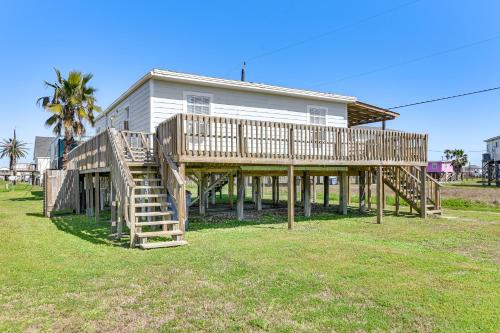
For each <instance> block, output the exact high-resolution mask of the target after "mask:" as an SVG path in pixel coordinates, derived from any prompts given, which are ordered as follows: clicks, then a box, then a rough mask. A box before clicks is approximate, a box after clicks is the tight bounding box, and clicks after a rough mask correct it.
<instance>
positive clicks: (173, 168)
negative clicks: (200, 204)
mask: <svg viewBox="0 0 500 333" xmlns="http://www.w3.org/2000/svg"><path fill="white" fill-rule="evenodd" d="M154 138H155V143H156V144H155V148H156V156H157V157H158V163H159V165H160V175H161V177H162V179H163V180H164V186H165V187H166V189H167V191H168V193H169V194H170V197H171V198H172V200H174V204H175V206H176V209H177V216H178V219H179V228H180V229H181V230H182V231H184V219H185V216H186V211H185V210H186V184H187V182H186V180H185V179H184V178H183V177H182V176H181V174H180V172H179V169H178V166H177V164H176V163H175V162H174V160H173V159H172V157H171V156H169V155H168V153H167V151H166V150H165V149H164V147H163V146H162V145H161V143H160V140H158V137H157V136H156V135H154Z"/></svg>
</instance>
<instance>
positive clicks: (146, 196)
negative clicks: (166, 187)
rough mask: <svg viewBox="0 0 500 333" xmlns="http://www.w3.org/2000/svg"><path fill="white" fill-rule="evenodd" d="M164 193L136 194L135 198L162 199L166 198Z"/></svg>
mask: <svg viewBox="0 0 500 333" xmlns="http://www.w3.org/2000/svg"><path fill="white" fill-rule="evenodd" d="M166 196H167V194H166V193H158V194H136V195H135V197H136V198H163V197H166Z"/></svg>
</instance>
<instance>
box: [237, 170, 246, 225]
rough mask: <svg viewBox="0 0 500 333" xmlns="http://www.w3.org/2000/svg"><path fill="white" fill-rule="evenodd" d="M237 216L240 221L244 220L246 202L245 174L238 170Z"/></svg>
mask: <svg viewBox="0 0 500 333" xmlns="http://www.w3.org/2000/svg"><path fill="white" fill-rule="evenodd" d="M236 186H237V190H236V197H237V198H236V215H237V218H238V220H239V221H241V220H243V219H244V215H243V205H244V202H245V177H243V172H242V171H241V170H238V171H237V172H236Z"/></svg>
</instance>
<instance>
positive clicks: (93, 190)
mask: <svg viewBox="0 0 500 333" xmlns="http://www.w3.org/2000/svg"><path fill="white" fill-rule="evenodd" d="M69 161H70V162H69V170H73V171H76V172H77V174H79V175H80V176H78V177H79V179H80V182H79V183H78V186H76V187H75V189H74V190H73V192H74V193H73V194H71V195H70V197H71V198H73V200H69V201H73V203H72V204H71V203H70V204H67V205H68V207H69V208H72V209H74V210H75V211H83V210H82V207H80V205H79V201H82V202H85V208H86V211H87V212H89V213H88V214H90V215H92V214H93V215H94V216H96V217H98V215H99V205H100V201H99V200H100V198H101V195H100V190H101V189H100V185H99V182H100V177H101V175H103V174H104V175H105V177H109V184H110V185H109V186H110V189H109V191H110V197H111V202H112V206H111V211H112V214H111V215H112V218H111V219H112V225H113V226H115V229H116V233H117V235H119V236H120V235H121V234H122V228H123V226H124V225H126V226H128V228H129V230H130V244H131V246H139V247H141V248H148V247H147V246H146V244H149V243H147V238H148V237H153V235H157V233H158V232H160V233H161V235H164V236H172V241H170V242H163V243H158V244H156V245H154V246H158V247H160V246H174V245H181V243H179V242H180V241H182V233H183V232H184V221H185V217H186V207H187V201H186V183H187V181H188V179H190V180H191V181H194V182H195V183H196V184H197V185H198V188H199V191H198V193H199V195H198V197H197V198H196V199H195V200H193V202H194V201H197V204H198V209H199V211H200V215H203V214H205V211H206V207H207V206H208V205H210V203H209V196H210V201H211V204H214V203H215V200H214V199H215V196H214V193H215V191H216V190H217V188H220V189H221V188H222V187H223V186H224V185H226V184H227V185H228V186H227V188H228V197H229V202H228V209H234V210H235V213H236V214H235V215H236V217H237V218H238V219H240V220H243V219H244V209H243V206H244V205H243V202H244V193H245V186H246V185H245V183H246V180H245V178H248V177H252V193H254V194H255V195H254V196H255V198H256V200H255V205H256V209H257V210H261V209H262V204H261V197H262V196H261V193H262V185H261V181H262V177H272V184H273V193H274V195H273V198H274V199H273V202H274V201H277V200H278V194H279V191H278V190H277V187H278V186H277V185H278V176H285V177H287V179H288V180H287V183H288V190H287V192H288V200H287V202H288V227H289V228H293V225H294V207H295V203H296V202H298V195H297V184H298V182H297V180H298V179H299V177H300V179H301V181H300V183H301V186H302V190H300V193H301V196H302V199H300V201H301V203H302V205H303V208H304V215H305V216H306V217H309V216H311V203H310V201H311V200H310V188H311V179H314V177H318V176H322V177H325V178H324V181H323V184H324V193H325V198H328V197H329V194H328V193H329V190H328V186H329V185H328V183H329V178H328V177H330V176H337V177H338V180H339V185H340V186H339V194H340V200H339V204H338V212H339V213H340V214H347V202H348V200H349V199H348V198H350V195H349V189H348V188H349V186H350V185H349V177H350V176H356V177H359V187H360V188H359V193H360V201H359V203H360V207H359V210H360V211H361V212H364V211H367V210H369V209H370V207H371V191H370V183H371V182H372V180H373V179H374V177H375V178H376V184H377V192H376V196H377V197H379V198H381V197H385V192H384V188H385V186H388V187H390V188H391V189H393V190H394V191H395V193H396V207H397V208H396V211H399V198H402V199H404V200H405V201H407V202H409V204H410V207H412V209H413V210H414V211H415V212H416V213H419V215H420V216H422V217H424V218H425V217H426V216H427V214H428V213H432V214H434V213H437V214H438V213H440V212H441V210H440V196H439V193H440V186H439V184H438V183H437V182H435V181H434V180H433V179H432V178H431V177H429V176H427V174H426V172H425V168H426V166H427V135H425V134H415V133H405V132H396V131H384V130H378V129H370V128H337V127H325V126H317V125H299V124H287V123H276V122H262V121H253V120H242V119H233V118H220V117H211V116H200V115H188V114H178V115H176V116H173V117H172V118H169V119H167V120H165V121H164V122H162V123H161V124H160V125H159V126H158V127H157V130H156V133H154V134H153V133H141V132H132V131H117V130H115V129H108V130H107V131H105V132H102V133H100V134H98V135H96V136H94V137H93V138H91V139H90V140H88V141H86V142H84V143H82V144H80V145H79V146H78V147H76V148H75V149H73V150H72V151H71V152H70V154H69ZM82 180H83V185H82ZM72 183H73V182H71V184H72ZM235 183H236V199H237V200H236V205H235V207H234V206H233V196H234V192H235ZM56 185H57V184H56ZM82 186H83V191H82ZM55 187H58V186H55ZM59 187H60V188H63V187H62V186H59ZM220 189H219V191H220ZM59 192H60V191H59ZM167 197H168V202H167ZM78 198H80V200H78ZM66 201H68V200H66ZM66 201H61V202H63V203H66ZM366 202H367V203H368V204H367V206H366V205H365V203H366ZM383 202H384V201H383V200H377V223H381V221H382V216H383V209H384V207H383ZM324 205H325V207H328V200H326V201H325V203H324ZM167 207H168V208H167ZM158 209H159V210H158ZM168 209H173V210H172V211H170V210H168ZM173 212H175V213H176V215H177V218H176V219H175V220H172V221H170V222H169V221H164V218H163V217H164V215H166V214H167V213H168V215H169V216H173ZM153 215H154V216H155V217H157V218H160V219H159V220H158V219H157V220H155V221H149V219H150V218H151V216H153ZM144 219H148V220H144ZM153 222H154V223H155V225H157V226H161V227H162V229H161V230H160V231H158V230H153V231H150V232H149V231H146V232H145V231H144V230H143V228H146V227H149V226H150V225H151V223H153ZM166 222H168V223H166ZM164 226H169V227H168V228H173V227H175V229H167V227H164ZM148 232H149V233H148ZM183 244H184V243H183ZM151 246H153V245H151Z"/></svg>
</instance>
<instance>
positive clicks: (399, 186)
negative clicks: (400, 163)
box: [394, 168, 401, 216]
mask: <svg viewBox="0 0 500 333" xmlns="http://www.w3.org/2000/svg"><path fill="white" fill-rule="evenodd" d="M396 189H397V190H400V189H401V183H400V174H399V168H396ZM394 208H395V209H394V213H395V214H396V216H397V215H399V192H398V191H395V192H394Z"/></svg>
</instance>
